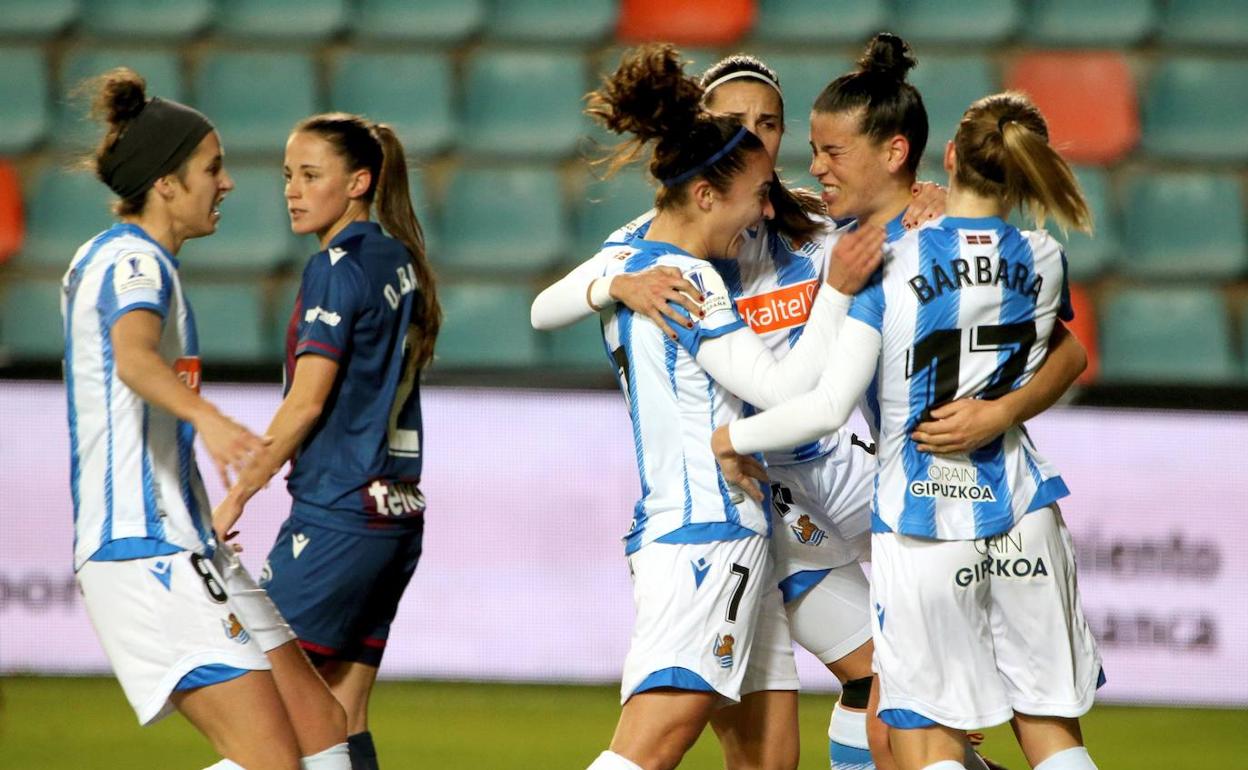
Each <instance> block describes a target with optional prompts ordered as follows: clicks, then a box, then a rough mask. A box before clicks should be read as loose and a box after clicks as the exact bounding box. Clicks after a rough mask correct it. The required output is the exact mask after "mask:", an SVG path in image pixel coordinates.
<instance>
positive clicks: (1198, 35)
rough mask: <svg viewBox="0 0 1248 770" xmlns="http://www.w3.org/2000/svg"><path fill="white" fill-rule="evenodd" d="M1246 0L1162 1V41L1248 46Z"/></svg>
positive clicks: (1203, 46)
mask: <svg viewBox="0 0 1248 770" xmlns="http://www.w3.org/2000/svg"><path fill="white" fill-rule="evenodd" d="M1246 18H1248V2H1245V0H1168V1H1167V2H1165V3H1162V4H1161V24H1160V25H1159V28H1160V32H1161V35H1160V37H1161V41H1162V42H1163V43H1165V44H1168V45H1192V46H1200V47H1201V48H1202V49H1204V48H1207V47H1209V46H1248V24H1245V23H1244V19H1246Z"/></svg>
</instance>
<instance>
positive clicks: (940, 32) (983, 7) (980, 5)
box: [891, 0, 1023, 48]
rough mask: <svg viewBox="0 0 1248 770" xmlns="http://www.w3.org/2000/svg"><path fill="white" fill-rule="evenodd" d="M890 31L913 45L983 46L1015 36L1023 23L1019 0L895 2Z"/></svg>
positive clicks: (901, 0) (914, 0)
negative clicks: (958, 44) (955, 44)
mask: <svg viewBox="0 0 1248 770" xmlns="http://www.w3.org/2000/svg"><path fill="white" fill-rule="evenodd" d="M893 12H894V17H893V22H894V27H893V29H892V30H891V31H893V32H896V33H897V34H899V35H901V36H902V37H904V38H905V39H906V40H908V41H910V42H911V43H913V44H923V43H939V44H945V43H949V44H952V43H963V44H966V45H968V46H975V47H977V48H978V47H982V46H986V45H992V44H994V43H998V42H1002V41H1004V40H1006V39H1007V38H1009V37H1010V36H1012V35H1013V34H1014V33H1015V31H1016V30H1018V28H1019V27H1020V25H1021V24H1022V22H1023V9H1022V6H1021V4H1020V3H1018V2H1017V0H895V1H894V3H893Z"/></svg>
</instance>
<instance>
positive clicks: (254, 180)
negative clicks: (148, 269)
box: [180, 164, 294, 273]
mask: <svg viewBox="0 0 1248 770" xmlns="http://www.w3.org/2000/svg"><path fill="white" fill-rule="evenodd" d="M228 170H229V173H230V176H231V177H233V179H234V190H233V191H231V192H230V193H229V194H228V195H227V196H226V199H225V201H224V202H223V203H222V204H221V221H220V222H219V223H218V224H217V232H216V233H215V234H214V235H213V236H212V237H210V238H197V239H195V240H192V241H188V242H187V243H186V245H185V246H184V247H183V250H182V254H181V257H180V259H181V260H182V263H183V269H185V270H187V271H190V272H192V273H234V272H249V273H263V272H270V271H272V270H274V269H276V268H279V267H281V266H282V265H285V264H287V263H289V262H290V260H291V255H292V252H293V251H294V243H293V239H292V236H291V235H290V219H289V218H288V216H287V213H286V200H285V198H284V197H283V191H282V190H283V182H282V173H281V168H280V166H278V165H277V164H263V165H259V166H238V165H235V166H234V167H232V168H229V169H228Z"/></svg>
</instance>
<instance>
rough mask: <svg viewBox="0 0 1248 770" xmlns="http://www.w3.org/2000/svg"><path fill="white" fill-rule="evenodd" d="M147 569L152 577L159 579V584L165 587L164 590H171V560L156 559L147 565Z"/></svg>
mask: <svg viewBox="0 0 1248 770" xmlns="http://www.w3.org/2000/svg"><path fill="white" fill-rule="evenodd" d="M148 570H149V571H150V572H151V573H152V577H154V578H156V579H157V580H159V581H160V584H161V585H162V586H164V587H165V590H166V591H172V590H173V588H171V587H170V585H169V584H170V582H171V581H172V579H173V562H171V561H163V560H162V561H158V562H156V563H155V564H153V565H152V566H151V567H149V568H148Z"/></svg>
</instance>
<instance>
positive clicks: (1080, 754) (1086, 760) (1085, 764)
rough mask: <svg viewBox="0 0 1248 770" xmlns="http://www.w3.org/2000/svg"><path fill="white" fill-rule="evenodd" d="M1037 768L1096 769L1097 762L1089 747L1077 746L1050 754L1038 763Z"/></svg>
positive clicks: (1052, 769) (1040, 769) (1062, 769)
mask: <svg viewBox="0 0 1248 770" xmlns="http://www.w3.org/2000/svg"><path fill="white" fill-rule="evenodd" d="M1036 770H1096V763H1095V762H1093V761H1092V755H1091V754H1089V753H1088V750H1087V748H1085V747H1083V746H1075V747H1074V748H1073V749H1065V750H1063V751H1059V752H1057V753H1056V754H1054V755H1052V756H1050V757H1049V758H1048V759H1046V760H1044V761H1043V762H1041V763H1040V764H1038V765H1036Z"/></svg>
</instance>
